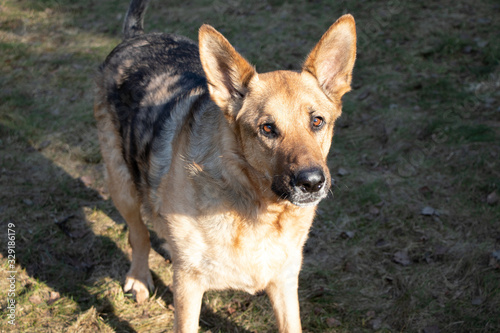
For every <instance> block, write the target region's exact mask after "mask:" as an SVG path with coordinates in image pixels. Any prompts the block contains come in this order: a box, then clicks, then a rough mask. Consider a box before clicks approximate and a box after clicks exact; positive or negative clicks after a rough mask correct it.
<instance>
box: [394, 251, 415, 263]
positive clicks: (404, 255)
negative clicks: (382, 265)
mask: <svg viewBox="0 0 500 333" xmlns="http://www.w3.org/2000/svg"><path fill="white" fill-rule="evenodd" d="M392 260H394V262H395V263H396V264H400V265H402V266H408V265H409V264H411V260H410V257H409V256H408V252H407V251H398V252H396V253H394V256H393V258H392Z"/></svg>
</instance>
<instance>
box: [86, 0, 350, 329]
mask: <svg viewBox="0 0 500 333" xmlns="http://www.w3.org/2000/svg"><path fill="white" fill-rule="evenodd" d="M147 3H148V1H141V0H132V1H131V3H130V7H129V10H128V12H127V15H126V18H125V22H124V28H123V32H124V40H123V42H122V43H121V44H119V45H118V46H117V47H116V48H115V49H114V50H113V51H112V52H111V53H110V54H109V56H108V57H107V58H106V60H105V61H104V63H103V64H102V65H101V66H100V68H99V71H98V74H97V77H96V97H95V104H94V115H95V119H96V121H97V128H98V136H99V141H100V146H101V152H102V156H103V160H104V163H105V166H106V173H107V177H106V178H107V182H108V187H109V192H110V195H111V198H112V200H113V202H114V204H115V206H116V208H117V209H118V211H119V212H120V214H121V215H122V216H123V218H124V219H125V220H126V222H127V225H128V227H129V243H130V245H131V247H132V263H131V267H130V270H129V271H128V273H127V276H126V280H125V285H124V290H125V291H131V292H132V293H133V294H134V295H135V298H136V300H137V302H139V303H141V302H144V301H145V300H146V299H147V298H148V297H149V291H150V290H153V280H152V277H151V273H150V271H149V266H148V255H149V251H150V240H149V232H148V229H147V227H146V225H145V224H144V223H143V217H147V218H148V219H149V220H151V221H152V224H153V228H154V229H155V231H156V232H157V233H158V234H159V235H160V236H161V237H163V238H164V239H165V240H166V242H167V243H168V250H169V253H170V256H171V259H172V268H173V293H174V307H175V320H174V331H175V332H197V331H198V323H199V315H200V308H201V303H202V296H203V294H204V292H205V291H207V290H223V289H238V290H244V291H247V292H249V293H252V294H253V293H256V292H260V291H265V292H266V293H267V294H268V296H269V298H270V300H271V303H272V305H273V309H274V313H275V316H276V319H277V325H278V329H279V331H280V332H300V331H301V322H300V315H299V300H298V276H299V271H300V268H301V264H302V249H303V246H304V243H305V241H306V239H307V235H308V232H309V229H310V227H311V224H312V221H313V218H314V215H315V210H316V207H317V205H318V203H319V202H320V201H321V200H322V199H323V198H325V197H326V196H327V194H328V192H329V190H330V186H331V176H330V172H329V170H328V167H327V163H326V160H327V155H328V152H329V149H330V145H331V141H332V136H333V129H334V123H335V120H336V119H337V118H338V117H339V116H340V114H341V97H342V96H343V95H344V94H345V93H346V92H348V91H349V90H350V83H351V76H352V75H351V74H352V70H353V66H354V62H355V58H356V29H355V22H354V19H353V17H352V16H351V15H344V16H342V17H340V18H339V19H338V20H337V21H336V22H335V23H334V24H333V25H332V26H331V27H330V28H329V29H328V30H327V31H326V33H325V34H324V35H323V36H322V37H321V39H320V41H319V42H318V43H317V45H316V46H315V47H314V48H313V49H312V51H311V52H310V53H309V55H308V56H307V58H306V60H305V62H304V64H303V66H302V69H301V70H299V71H284V70H280V71H274V72H269V73H257V72H256V69H255V68H254V67H253V66H252V65H250V64H249V63H248V62H247V60H245V59H244V58H243V57H242V56H241V55H240V54H239V53H238V52H237V51H236V50H235V49H234V48H233V46H232V45H231V44H230V43H229V42H228V41H227V39H226V38H225V37H224V36H223V35H222V34H220V33H219V32H218V31H217V30H215V29H214V28H213V27H211V26H210V25H207V24H204V25H202V26H201V28H200V29H199V43H198V45H197V44H196V43H194V42H193V41H191V40H190V39H188V38H186V37H182V36H177V35H172V34H161V33H151V34H145V33H144V32H143V17H144V12H145V9H146V7H147Z"/></svg>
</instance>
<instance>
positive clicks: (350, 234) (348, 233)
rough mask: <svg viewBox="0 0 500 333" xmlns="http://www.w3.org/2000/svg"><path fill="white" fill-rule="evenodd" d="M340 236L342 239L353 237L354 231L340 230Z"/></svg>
mask: <svg viewBox="0 0 500 333" xmlns="http://www.w3.org/2000/svg"><path fill="white" fill-rule="evenodd" d="M340 237H341V238H343V239H350V238H353V237H354V231H342V232H341V233H340Z"/></svg>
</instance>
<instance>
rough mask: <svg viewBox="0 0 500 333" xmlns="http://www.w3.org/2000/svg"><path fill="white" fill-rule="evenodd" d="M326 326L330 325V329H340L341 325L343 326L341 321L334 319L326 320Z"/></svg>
mask: <svg viewBox="0 0 500 333" xmlns="http://www.w3.org/2000/svg"><path fill="white" fill-rule="evenodd" d="M326 324H327V325H328V327H339V326H340V325H342V323H341V322H340V321H339V320H337V319H335V318H333V317H330V318H326Z"/></svg>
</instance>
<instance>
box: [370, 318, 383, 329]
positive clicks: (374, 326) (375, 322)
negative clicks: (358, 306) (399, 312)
mask: <svg viewBox="0 0 500 333" xmlns="http://www.w3.org/2000/svg"><path fill="white" fill-rule="evenodd" d="M370 324H371V325H372V329H374V330H379V329H380V328H381V327H382V318H375V319H373V320H371V321H370Z"/></svg>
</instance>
